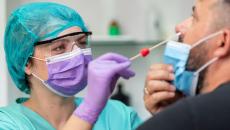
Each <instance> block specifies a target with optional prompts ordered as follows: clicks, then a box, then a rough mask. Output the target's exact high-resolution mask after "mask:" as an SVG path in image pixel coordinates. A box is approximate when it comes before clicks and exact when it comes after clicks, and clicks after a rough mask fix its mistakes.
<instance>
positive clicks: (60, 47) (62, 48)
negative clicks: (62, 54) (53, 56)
mask: <svg viewBox="0 0 230 130" xmlns="http://www.w3.org/2000/svg"><path fill="white" fill-rule="evenodd" d="M64 49H65V47H64V46H58V47H56V48H54V49H53V51H62V50H64Z"/></svg>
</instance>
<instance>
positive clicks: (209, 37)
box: [191, 31, 223, 49]
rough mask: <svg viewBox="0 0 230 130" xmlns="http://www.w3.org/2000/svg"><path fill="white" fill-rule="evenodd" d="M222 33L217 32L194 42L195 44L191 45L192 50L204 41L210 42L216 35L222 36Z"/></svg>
mask: <svg viewBox="0 0 230 130" xmlns="http://www.w3.org/2000/svg"><path fill="white" fill-rule="evenodd" d="M222 33H223V31H219V32H216V33H213V34H210V35H209V36H207V37H205V38H202V39H201V40H199V41H198V42H196V43H195V44H193V45H192V48H194V47H196V46H198V45H200V44H201V43H203V42H205V41H207V40H210V39H211V38H213V37H216V36H218V35H220V34H222ZM192 48H191V49H192Z"/></svg>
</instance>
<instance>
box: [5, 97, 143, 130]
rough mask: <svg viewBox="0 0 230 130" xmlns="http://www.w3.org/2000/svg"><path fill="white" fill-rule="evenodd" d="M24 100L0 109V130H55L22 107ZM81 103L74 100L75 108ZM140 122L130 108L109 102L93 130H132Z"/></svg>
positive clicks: (32, 112) (41, 118)
mask: <svg viewBox="0 0 230 130" xmlns="http://www.w3.org/2000/svg"><path fill="white" fill-rule="evenodd" d="M26 100H27V99H18V100H16V103H13V104H12V105H9V106H7V107H2V108H0V130H55V128H54V127H53V126H52V125H51V124H50V123H49V122H48V121H47V120H46V119H44V118H43V117H41V116H40V115H39V114H38V113H36V112H34V111H32V110H31V109H29V108H28V107H26V106H24V105H22V103H23V102H25V101H26ZM81 102H82V98H76V99H75V103H76V104H77V106H79V104H80V103H81ZM141 122H142V121H141V119H140V118H139V116H138V115H137V113H136V112H135V111H134V110H133V109H132V108H131V107H127V106H125V105H124V104H122V103H121V102H119V101H115V100H109V101H108V103H107V104H106V106H105V108H104V110H103V111H102V113H101V114H100V116H99V118H98V120H97V122H96V123H95V125H94V127H93V130H134V129H135V128H136V127H137V126H138V125H139V124H140V123H141Z"/></svg>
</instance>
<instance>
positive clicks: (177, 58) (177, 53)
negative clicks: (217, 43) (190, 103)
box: [164, 31, 222, 96]
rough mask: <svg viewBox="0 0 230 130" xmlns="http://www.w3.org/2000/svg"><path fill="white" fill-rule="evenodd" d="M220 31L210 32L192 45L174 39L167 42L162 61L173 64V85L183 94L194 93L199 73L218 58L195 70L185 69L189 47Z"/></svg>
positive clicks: (192, 94)
mask: <svg viewBox="0 0 230 130" xmlns="http://www.w3.org/2000/svg"><path fill="white" fill-rule="evenodd" d="M221 33H222V32H221V31H220V32H217V33H214V34H211V35H209V36H207V37H205V38H203V39H201V40H200V41H198V42H197V43H195V44H193V45H192V46H191V45H188V44H184V43H180V42H175V41H169V42H168V43H167V45H166V48H165V52H164V63H165V64H171V65H173V68H174V73H175V80H174V81H173V85H174V86H175V87H176V89H177V90H179V91H181V92H182V93H183V94H184V95H186V96H194V95H196V91H197V83H198V79H199V73H200V72H201V71H202V70H204V69H205V68H207V67H208V66H209V65H211V64H212V63H214V62H215V61H217V60H218V58H213V59H212V60H210V61H209V62H208V63H206V64H205V65H203V66H202V67H200V68H199V69H198V70H197V71H194V72H193V71H187V70H186V64H187V62H188V57H189V54H190V51H191V49H193V48H194V47H196V46H198V45H200V44H202V43H205V41H207V40H210V39H211V38H213V37H215V36H218V35H219V34H221Z"/></svg>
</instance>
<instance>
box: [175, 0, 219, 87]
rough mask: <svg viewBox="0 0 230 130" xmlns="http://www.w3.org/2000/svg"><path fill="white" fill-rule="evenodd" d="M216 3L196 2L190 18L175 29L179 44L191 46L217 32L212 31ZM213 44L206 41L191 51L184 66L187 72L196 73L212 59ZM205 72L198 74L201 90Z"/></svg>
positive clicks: (207, 0)
mask: <svg viewBox="0 0 230 130" xmlns="http://www.w3.org/2000/svg"><path fill="white" fill-rule="evenodd" d="M217 1H218V0H196V4H195V6H194V7H193V14H192V16H191V17H190V18H188V19H186V20H185V21H184V22H182V23H180V24H179V25H177V27H176V31H177V32H181V33H182V35H181V37H180V42H183V43H186V44H189V45H193V44H194V43H196V42H198V41H199V40H200V39H202V38H204V37H206V36H208V35H210V34H212V33H214V32H216V31H217V30H214V27H213V20H214V14H213V13H214V10H213V6H214V5H215V3H216V2H217ZM213 42H215V40H213V39H212V40H209V41H206V42H204V43H202V44H200V45H199V46H197V47H195V48H193V49H192V50H191V52H190V56H189V60H188V63H187V65H186V69H187V70H190V71H196V70H198V69H199V68H200V67H201V66H202V65H204V64H205V63H207V62H208V61H209V60H210V59H211V58H212V43H213ZM206 72H207V69H206V70H204V71H202V72H201V73H200V76H199V82H198V87H199V88H203V86H204V84H206V83H204V80H205V74H206Z"/></svg>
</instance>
